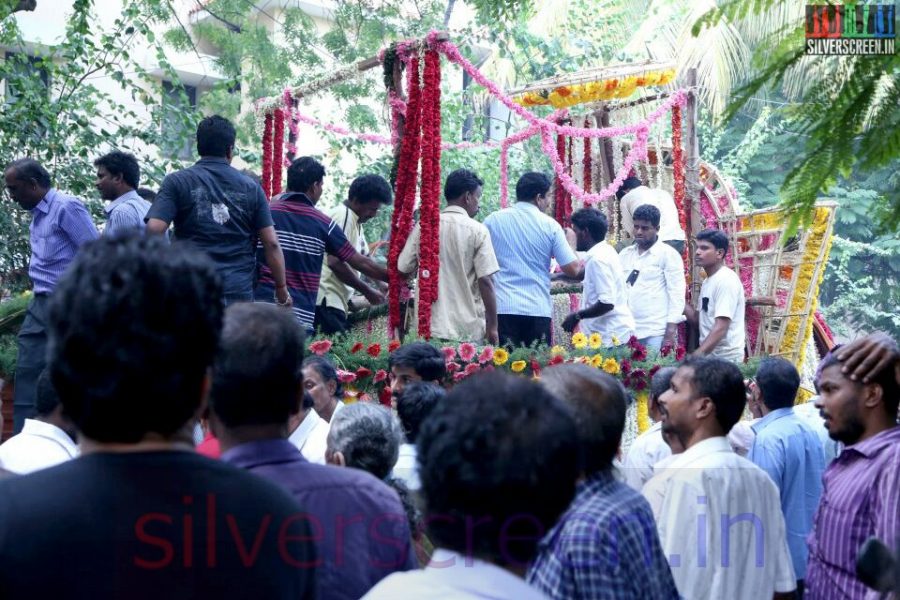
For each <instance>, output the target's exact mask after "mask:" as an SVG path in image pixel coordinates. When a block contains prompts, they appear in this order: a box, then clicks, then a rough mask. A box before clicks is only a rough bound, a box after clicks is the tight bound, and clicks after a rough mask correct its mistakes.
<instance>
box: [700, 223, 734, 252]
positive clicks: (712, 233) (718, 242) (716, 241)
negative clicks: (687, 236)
mask: <svg viewBox="0 0 900 600" xmlns="http://www.w3.org/2000/svg"><path fill="white" fill-rule="evenodd" d="M697 241H698V242H709V243H710V244H712V245H713V247H714V248H715V249H716V250H724V251H725V254H728V235H727V234H726V233H725V232H724V231H722V230H721V229H704V230H703V231H701V232H700V233H698V234H697Z"/></svg>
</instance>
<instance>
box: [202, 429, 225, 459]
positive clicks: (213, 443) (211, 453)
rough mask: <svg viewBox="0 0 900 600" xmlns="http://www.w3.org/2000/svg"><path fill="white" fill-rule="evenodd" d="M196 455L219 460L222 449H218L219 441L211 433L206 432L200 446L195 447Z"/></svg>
mask: <svg viewBox="0 0 900 600" xmlns="http://www.w3.org/2000/svg"><path fill="white" fill-rule="evenodd" d="M197 454H202V455H203V456H206V457H208V458H219V457H220V456H222V449H221V448H220V447H219V440H217V439H216V437H215V436H214V435H213V434H212V432H211V431H207V432H206V436H205V437H204V438H203V441H202V442H200V445H199V446H197Z"/></svg>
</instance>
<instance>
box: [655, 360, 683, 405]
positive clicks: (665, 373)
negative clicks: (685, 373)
mask: <svg viewBox="0 0 900 600" xmlns="http://www.w3.org/2000/svg"><path fill="white" fill-rule="evenodd" d="M677 370H678V369H677V368H676V367H663V368H661V369H660V370H658V371H657V372H656V373H654V374H653V377H652V378H651V379H650V395H651V396H652V397H653V398H659V397H660V396H662V395H663V394H665V393H666V390H667V389H669V386H670V385H671V384H672V376H673V375H674V374H675V371H677Z"/></svg>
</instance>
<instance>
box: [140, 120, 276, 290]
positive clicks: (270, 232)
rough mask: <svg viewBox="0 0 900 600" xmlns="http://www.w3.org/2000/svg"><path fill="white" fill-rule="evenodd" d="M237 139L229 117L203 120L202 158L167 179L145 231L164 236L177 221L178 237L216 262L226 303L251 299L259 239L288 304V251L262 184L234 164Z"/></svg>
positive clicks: (200, 129) (199, 129)
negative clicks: (286, 259) (275, 222)
mask: <svg viewBox="0 0 900 600" xmlns="http://www.w3.org/2000/svg"><path fill="white" fill-rule="evenodd" d="M235 138H236V134H235V131H234V125H232V124H231V122H230V121H228V119H225V118H223V117H220V116H219V115H213V116H211V117H206V118H205V119H203V120H202V121H200V125H198V126H197V153H198V154H200V160H199V161H197V163H196V164H194V165H193V166H192V167H188V168H187V169H183V170H181V171H176V172H175V173H172V174H170V175H167V176H166V178H165V179H164V180H163V182H162V186H161V187H160V188H159V193H158V194H157V196H156V200H155V201H154V202H153V206H152V207H151V208H150V212H148V213H147V231H149V232H150V233H160V234H161V233H164V232H165V231H166V230H167V229H168V228H169V223H175V239H176V240H188V241H189V242H190V243H191V244H193V245H194V246H195V247H197V248H199V249H200V250H203V251H204V252H206V254H207V255H209V257H210V258H211V259H212V260H213V262H214V263H215V265H216V270H217V271H218V272H219V275H220V276H221V277H222V282H223V283H224V288H225V293H224V300H225V303H226V304H230V303H232V302H251V301H252V300H253V284H254V283H255V277H256V254H255V250H256V242H257V239H259V241H260V243H261V244H262V246H263V248H264V250H265V256H266V262H267V264H268V266H269V268H270V269H271V271H272V275H273V277H274V281H275V285H274V287H275V293H274V296H275V300H276V301H277V302H278V304H279V305H281V306H285V307H289V306H291V304H292V300H291V296H290V294H288V290H287V282H286V281H285V274H284V255H283V254H282V252H281V246H280V245H279V243H278V237H277V236H276V235H275V228H274V227H273V224H272V215H271V214H270V213H269V205H268V203H267V202H266V197H265V195H264V194H263V191H262V188H261V187H259V184H258V183H256V182H255V181H253V180H252V179H250V178H249V177H247V176H246V175H243V174H241V172H240V171H238V170H237V169H235V168H233V167H232V166H231V159H232V157H233V156H234V143H235Z"/></svg>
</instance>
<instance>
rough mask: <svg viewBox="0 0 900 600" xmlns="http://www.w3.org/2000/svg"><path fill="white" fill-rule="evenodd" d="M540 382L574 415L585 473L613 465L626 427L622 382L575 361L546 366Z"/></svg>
mask: <svg viewBox="0 0 900 600" xmlns="http://www.w3.org/2000/svg"><path fill="white" fill-rule="evenodd" d="M541 384H542V385H543V386H544V387H546V388H547V390H548V391H549V392H550V393H551V394H553V395H554V396H556V397H557V398H559V399H560V400H562V401H563V402H565V403H566V404H567V405H568V406H569V408H570V409H571V411H572V414H573V416H574V417H575V423H576V425H577V427H578V441H579V443H580V445H581V464H582V469H583V470H584V474H585V475H586V476H588V477H589V476H591V475H593V474H594V473H597V472H600V471H607V470H609V469H610V468H612V461H613V458H615V456H616V453H617V452H618V451H619V443H620V442H621V441H622V431H624V429H625V388H623V387H622V384H621V383H619V382H618V381H617V380H616V379H615V378H613V377H611V376H609V375H607V374H606V373H603V372H602V371H600V370H598V369H592V368H591V367H588V366H587V365H576V364H572V365H558V366H555V367H551V368H549V369H547V370H545V371H544V372H543V373H542V375H541Z"/></svg>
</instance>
